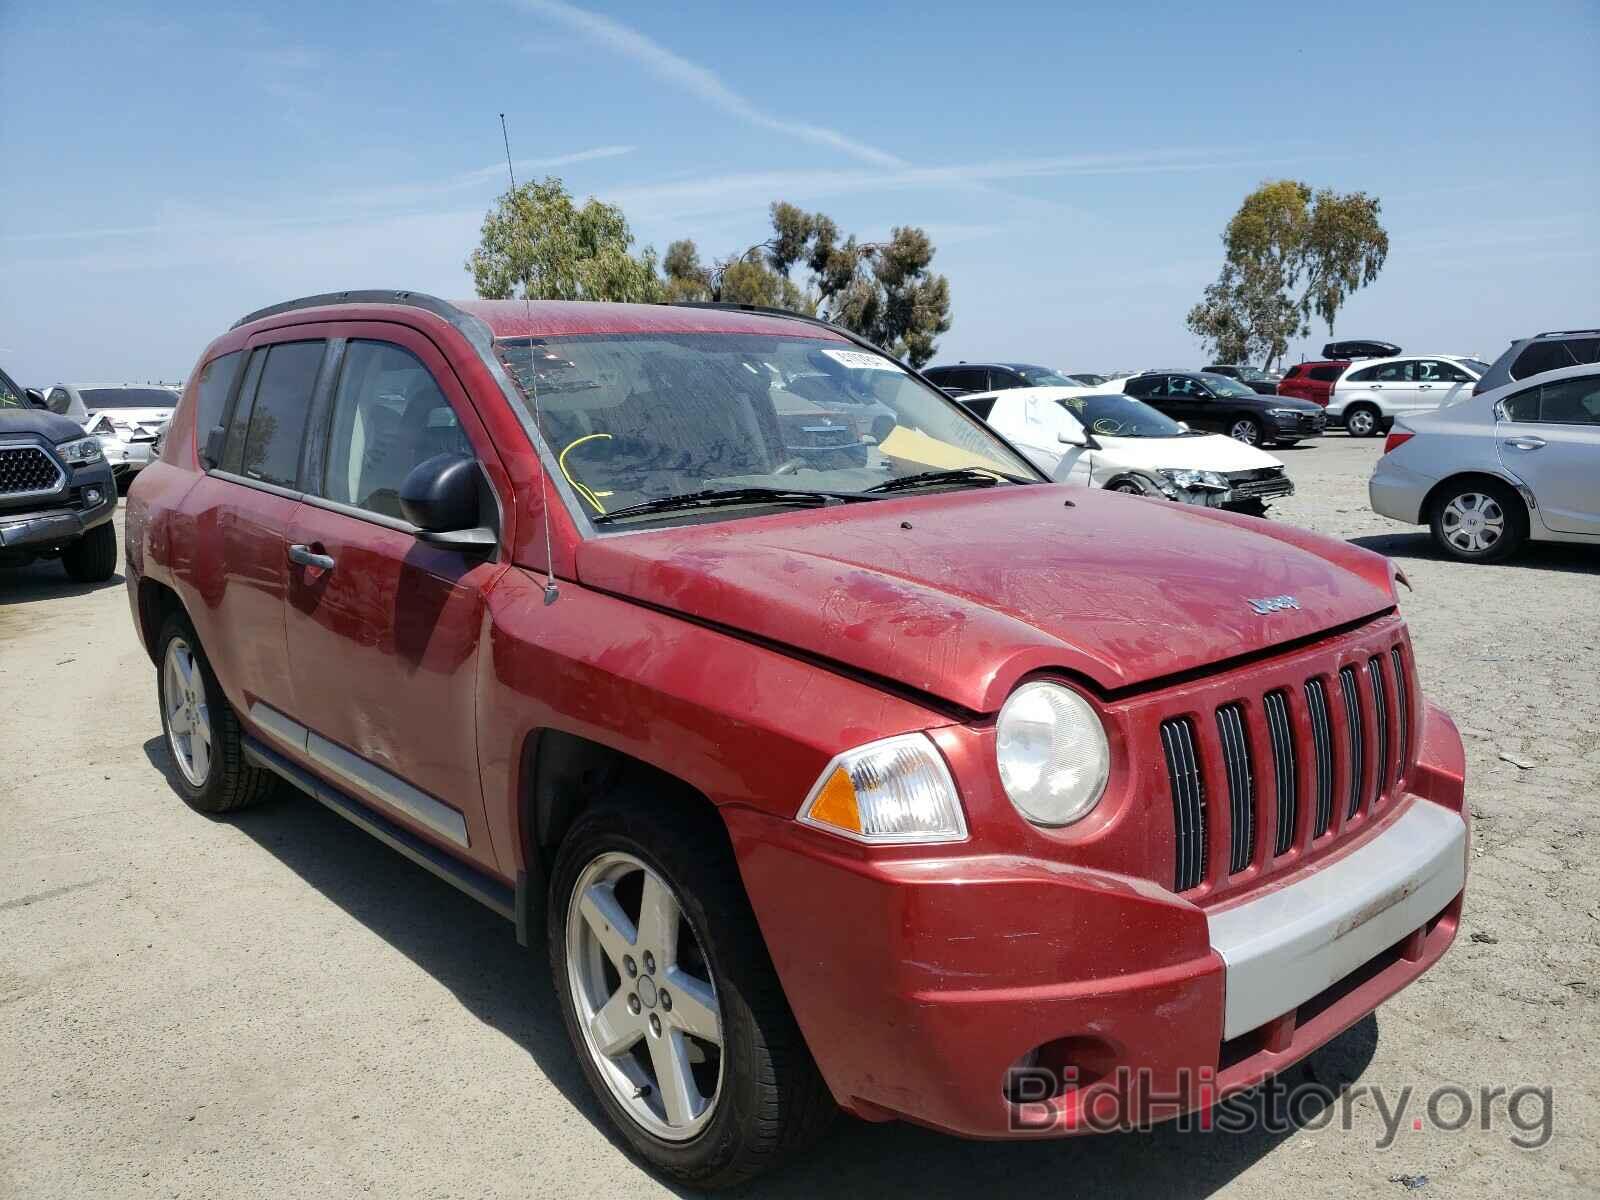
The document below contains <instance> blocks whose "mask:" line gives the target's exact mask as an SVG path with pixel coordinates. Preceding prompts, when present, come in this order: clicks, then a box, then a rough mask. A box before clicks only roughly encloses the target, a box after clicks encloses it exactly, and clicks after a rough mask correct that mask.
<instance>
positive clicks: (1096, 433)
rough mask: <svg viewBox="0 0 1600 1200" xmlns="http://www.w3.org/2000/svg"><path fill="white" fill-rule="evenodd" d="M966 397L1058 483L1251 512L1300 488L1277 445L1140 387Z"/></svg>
mask: <svg viewBox="0 0 1600 1200" xmlns="http://www.w3.org/2000/svg"><path fill="white" fill-rule="evenodd" d="M959 402H960V403H961V404H963V405H965V406H966V407H967V408H968V409H969V410H971V411H972V412H973V413H974V414H975V415H976V416H979V417H981V418H983V420H985V421H986V422H988V424H989V425H990V426H991V427H992V428H994V429H995V430H996V431H998V432H999V433H1000V434H1001V435H1002V436H1004V437H1006V438H1008V439H1009V440H1010V441H1011V443H1012V445H1014V446H1016V448H1017V449H1018V450H1021V451H1022V452H1023V453H1024V454H1026V455H1027V456H1028V457H1029V458H1030V459H1032V460H1033V462H1034V463H1035V464H1037V465H1038V467H1039V468H1040V469H1041V470H1043V471H1046V472H1048V473H1049V475H1050V477H1051V478H1052V479H1054V480H1055V481H1056V482H1058V483H1075V484H1080V485H1082V486H1084V487H1098V488H1105V489H1107V490H1108V491H1113V492H1129V493H1132V494H1134V495H1141V496H1164V497H1166V498H1167V499H1168V500H1176V501H1180V502H1182V503H1184V504H1199V505H1204V506H1206V507H1209V508H1228V509H1233V510H1234V511H1236V512H1248V513H1260V512H1261V511H1262V510H1263V509H1264V508H1265V507H1266V502H1267V501H1269V500H1273V499H1276V498H1278V497H1281V496H1290V495H1293V494H1294V483H1293V482H1292V481H1291V480H1290V479H1289V476H1288V474H1287V473H1286V472H1285V470H1284V467H1283V463H1281V462H1279V461H1278V460H1277V459H1276V458H1273V457H1272V455H1270V454H1268V453H1266V452H1265V451H1263V450H1257V449H1256V448H1255V447H1254V446H1247V445H1245V444H1244V443H1243V442H1238V441H1235V440H1234V439H1233V438H1230V437H1224V436H1223V435H1222V434H1214V433H1197V432H1195V431H1193V430H1191V429H1189V427H1188V426H1186V425H1184V424H1183V423H1182V422H1179V421H1174V420H1173V419H1172V418H1171V417H1168V416H1165V415H1163V414H1162V413H1159V412H1157V411H1156V410H1155V409H1153V408H1151V407H1150V406H1149V405H1148V404H1145V403H1143V402H1141V401H1139V400H1135V399H1133V397H1131V396H1123V395H1119V394H1116V393H1107V392H1105V391H1103V390H1100V389H1095V388H1061V387H1034V388H1012V389H1009V390H1006V391H1001V392H985V393H983V394H981V395H974V396H962V397H961V398H960V401H959Z"/></svg>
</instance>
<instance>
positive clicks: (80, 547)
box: [61, 521, 117, 583]
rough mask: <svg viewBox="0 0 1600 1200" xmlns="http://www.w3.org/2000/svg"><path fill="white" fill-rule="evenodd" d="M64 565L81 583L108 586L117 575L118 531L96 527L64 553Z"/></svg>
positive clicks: (111, 528)
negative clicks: (107, 583)
mask: <svg viewBox="0 0 1600 1200" xmlns="http://www.w3.org/2000/svg"><path fill="white" fill-rule="evenodd" d="M61 565H62V566H63V567H65V568H66V569H67V574H68V575H69V576H71V577H72V578H73V579H75V580H76V581H77V582H79V583H104V582H105V581H106V580H108V579H110V578H111V577H112V576H113V575H115V574H116V573H117V529H116V526H115V525H113V524H112V523H111V522H110V521H106V522H105V523H104V524H101V525H96V526H95V527H94V528H93V529H91V530H89V532H88V533H86V534H84V535H83V536H82V537H81V538H79V539H78V540H77V541H75V542H73V543H72V545H70V546H68V547H67V548H66V550H64V551H63V552H62V554H61Z"/></svg>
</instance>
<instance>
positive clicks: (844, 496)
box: [590, 487, 876, 525]
mask: <svg viewBox="0 0 1600 1200" xmlns="http://www.w3.org/2000/svg"><path fill="white" fill-rule="evenodd" d="M869 490H870V489H869ZM873 499H876V497H873V496H868V495H866V494H865V493H862V492H817V491H810V490H808V489H805V488H775V487H736V488H711V489H709V490H707V491H702V492H685V493H684V494H683V495H681V496H658V497H657V498H656V499H654V500H642V501H640V502H639V503H638V504H629V505H627V506H626V507H624V508H616V509H612V510H611V511H610V512H608V513H601V514H600V515H599V516H596V517H591V518H590V519H591V520H592V521H593V522H594V523H595V524H596V525H604V524H606V523H607V522H610V521H617V520H621V519H622V518H624V517H643V516H648V515H649V514H651V513H663V512H679V511H682V510H685V509H696V508H726V507H730V506H732V505H736V504H794V505H802V506H808V507H811V508H821V507H823V506H825V505H828V504H841V503H849V502H850V501H854V500H873Z"/></svg>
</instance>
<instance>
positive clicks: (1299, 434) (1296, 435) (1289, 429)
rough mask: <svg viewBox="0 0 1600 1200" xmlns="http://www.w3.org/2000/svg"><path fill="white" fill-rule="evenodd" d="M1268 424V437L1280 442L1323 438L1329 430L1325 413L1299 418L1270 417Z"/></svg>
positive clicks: (1305, 415) (1305, 414) (1303, 415)
mask: <svg viewBox="0 0 1600 1200" xmlns="http://www.w3.org/2000/svg"><path fill="white" fill-rule="evenodd" d="M1267 422H1268V436H1269V437H1271V438H1273V439H1275V440H1278V441H1288V440H1290V439H1294V440H1296V441H1298V440H1300V439H1301V438H1312V437H1321V436H1322V434H1323V432H1324V431H1326V429H1327V428H1328V417H1327V416H1326V415H1325V414H1323V413H1303V414H1301V415H1300V416H1297V417H1273V416H1269V417H1268V418H1267Z"/></svg>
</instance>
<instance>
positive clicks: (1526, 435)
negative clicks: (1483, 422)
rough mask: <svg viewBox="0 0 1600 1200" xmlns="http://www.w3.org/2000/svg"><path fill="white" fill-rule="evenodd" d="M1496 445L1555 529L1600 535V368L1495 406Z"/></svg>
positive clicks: (1548, 525)
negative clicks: (1591, 373) (1590, 373)
mask: <svg viewBox="0 0 1600 1200" xmlns="http://www.w3.org/2000/svg"><path fill="white" fill-rule="evenodd" d="M1496 415H1497V416H1498V417H1499V418H1500V420H1499V421H1498V422H1497V424H1496V426H1495V437H1496V441H1497V446H1496V449H1498V450H1499V452H1500V461H1501V462H1502V463H1503V464H1504V465H1505V468H1506V470H1508V471H1510V472H1511V474H1513V475H1515V476H1516V477H1517V478H1518V479H1520V480H1522V482H1523V483H1525V484H1527V485H1528V489H1529V490H1530V491H1532V492H1533V496H1534V499H1535V500H1537V501H1538V505H1539V520H1540V521H1542V522H1543V523H1544V525H1545V527H1546V528H1548V529H1550V530H1552V531H1553V532H1556V533H1579V534H1585V535H1588V536H1590V537H1600V373H1597V374H1593V375H1579V376H1576V377H1573V378H1569V379H1560V380H1555V381H1553V382H1550V383H1545V384H1535V385H1534V386H1533V387H1530V388H1528V389H1526V390H1525V391H1521V392H1518V393H1516V394H1515V395H1512V396H1507V397H1506V398H1505V399H1504V400H1502V401H1501V402H1500V403H1499V404H1498V405H1497V406H1496Z"/></svg>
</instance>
